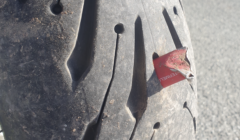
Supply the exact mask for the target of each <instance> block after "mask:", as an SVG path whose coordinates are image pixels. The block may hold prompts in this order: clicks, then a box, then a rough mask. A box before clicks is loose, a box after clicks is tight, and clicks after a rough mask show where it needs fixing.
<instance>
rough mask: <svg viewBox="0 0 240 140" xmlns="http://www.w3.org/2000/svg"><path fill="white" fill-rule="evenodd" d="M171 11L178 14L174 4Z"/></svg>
mask: <svg viewBox="0 0 240 140" xmlns="http://www.w3.org/2000/svg"><path fill="white" fill-rule="evenodd" d="M173 12H174V14H175V15H178V13H177V8H176V6H174V7H173Z"/></svg>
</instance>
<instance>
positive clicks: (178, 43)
mask: <svg viewBox="0 0 240 140" xmlns="http://www.w3.org/2000/svg"><path fill="white" fill-rule="evenodd" d="M162 13H163V16H164V18H165V21H166V23H167V25H168V29H169V31H170V33H171V36H172V39H173V42H174V44H175V46H176V48H177V49H179V48H182V47H183V46H182V43H181V41H180V39H179V37H178V34H177V31H176V30H175V28H174V25H173V23H172V20H171V19H170V17H169V14H168V12H167V10H166V9H165V8H163V12H162Z"/></svg>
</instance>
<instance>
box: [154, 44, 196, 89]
mask: <svg viewBox="0 0 240 140" xmlns="http://www.w3.org/2000/svg"><path fill="white" fill-rule="evenodd" d="M187 61H188V59H187V49H186V48H182V49H178V50H174V51H172V52H170V53H167V54H165V55H163V56H161V57H158V58H156V59H154V60H153V64H154V68H155V71H156V74H157V77H158V79H159V81H160V83H161V85H162V86H163V88H165V87H167V86H170V85H172V84H174V83H177V82H179V81H182V80H184V79H186V78H187V79H188V78H190V77H193V74H192V73H191V70H190V64H189V63H188V62H187Z"/></svg>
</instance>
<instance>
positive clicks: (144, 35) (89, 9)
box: [0, 0, 197, 140]
mask: <svg viewBox="0 0 240 140" xmlns="http://www.w3.org/2000/svg"><path fill="white" fill-rule="evenodd" d="M61 10H63V11H61ZM0 11H1V12H0V18H1V20H0V28H1V33H0V63H1V65H0V90H1V94H0V96H1V98H0V104H1V105H0V122H1V125H2V128H3V131H4V135H5V138H6V140H15V139H20V140H32V139H36V140H37V139H51V140H55V139H67V140H68V139H69V140H75V139H83V140H92V139H99V140H114V139H121V140H125V139H126V140H128V139H133V140H145V139H146V140H147V139H149V140H150V139H152V140H159V139H184V140H186V139H189V140H192V139H194V137H195V131H196V117H197V110H196V102H197V92H196V79H194V80H193V81H191V82H190V81H187V80H184V81H181V82H179V83H177V84H174V85H172V86H169V87H167V88H164V89H163V88H162V87H161V86H160V83H159V81H158V79H157V76H156V74H155V72H154V67H153V62H152V60H153V54H154V53H157V54H158V55H159V56H161V55H163V54H166V53H168V52H170V51H173V50H175V49H177V48H181V47H187V48H188V49H189V60H190V64H191V69H192V71H193V73H194V74H195V66H194V60H193V50H192V46H191V40H190V35H189V31H188V28H187V24H186V22H185V17H184V13H183V11H182V5H181V2H180V1H178V0H171V1H167V0H162V1H156V0H142V1H135V0H128V1H117V0H85V1H77V0H71V1H70V0H61V1H48V0H42V1H36V0H34V1H30V0H21V1H14V0H9V1H4V0H3V1H1V2H0Z"/></svg>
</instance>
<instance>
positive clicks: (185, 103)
mask: <svg viewBox="0 0 240 140" xmlns="http://www.w3.org/2000/svg"><path fill="white" fill-rule="evenodd" d="M183 108H186V109H187V110H188V111H189V113H190V114H191V116H192V118H193V127H194V132H195V133H196V130H197V126H196V118H195V117H193V115H192V112H191V110H190V109H189V108H188V106H187V102H184V104H183Z"/></svg>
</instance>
